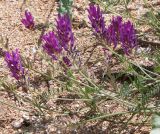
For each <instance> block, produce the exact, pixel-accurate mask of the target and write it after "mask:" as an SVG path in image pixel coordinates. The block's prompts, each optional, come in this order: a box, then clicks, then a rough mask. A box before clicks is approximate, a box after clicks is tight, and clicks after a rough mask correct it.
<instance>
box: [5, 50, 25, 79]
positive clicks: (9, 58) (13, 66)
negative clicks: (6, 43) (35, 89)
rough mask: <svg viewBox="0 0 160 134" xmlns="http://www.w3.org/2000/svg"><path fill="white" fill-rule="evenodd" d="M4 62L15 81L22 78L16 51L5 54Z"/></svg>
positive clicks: (21, 68)
mask: <svg viewBox="0 0 160 134" xmlns="http://www.w3.org/2000/svg"><path fill="white" fill-rule="evenodd" d="M5 61H6V62H7V65H8V68H9V69H10V71H11V73H12V76H13V77H14V78H15V79H17V80H19V79H21V78H23V77H24V75H25V74H24V68H23V67H22V63H21V59H20V55H19V52H18V49H16V50H15V51H12V53H9V52H6V53H5Z"/></svg>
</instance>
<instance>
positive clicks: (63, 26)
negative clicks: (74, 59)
mask: <svg viewBox="0 0 160 134" xmlns="http://www.w3.org/2000/svg"><path fill="white" fill-rule="evenodd" d="M56 22H57V25H56V28H57V35H58V39H59V43H60V45H61V46H62V47H63V48H64V49H65V50H66V51H71V50H72V49H73V45H74V36H73V32H72V28H71V21H70V18H69V16H68V15H67V14H64V15H61V14H59V15H58V18H57V19H56Z"/></svg>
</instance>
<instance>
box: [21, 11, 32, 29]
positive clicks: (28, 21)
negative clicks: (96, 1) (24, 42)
mask: <svg viewBox="0 0 160 134" xmlns="http://www.w3.org/2000/svg"><path fill="white" fill-rule="evenodd" d="M21 22H22V23H23V24H24V25H25V27H26V28H28V29H33V28H34V25H35V24H34V18H33V16H32V15H31V13H30V12H29V11H27V10H26V11H25V18H23V19H22V20H21Z"/></svg>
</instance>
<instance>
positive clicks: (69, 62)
mask: <svg viewBox="0 0 160 134" xmlns="http://www.w3.org/2000/svg"><path fill="white" fill-rule="evenodd" d="M63 62H64V63H65V64H66V65H67V66H68V67H70V66H72V63H71V61H70V60H69V59H68V57H66V56H65V57H63Z"/></svg>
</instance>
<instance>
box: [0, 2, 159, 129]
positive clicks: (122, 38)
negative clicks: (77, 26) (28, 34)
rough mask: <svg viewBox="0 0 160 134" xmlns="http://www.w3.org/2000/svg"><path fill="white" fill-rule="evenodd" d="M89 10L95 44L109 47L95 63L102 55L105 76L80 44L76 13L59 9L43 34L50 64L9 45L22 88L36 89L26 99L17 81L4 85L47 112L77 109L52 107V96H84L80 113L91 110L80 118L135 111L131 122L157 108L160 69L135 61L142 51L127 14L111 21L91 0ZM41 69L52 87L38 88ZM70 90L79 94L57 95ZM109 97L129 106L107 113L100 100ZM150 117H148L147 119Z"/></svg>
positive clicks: (29, 24) (27, 21)
mask: <svg viewBox="0 0 160 134" xmlns="http://www.w3.org/2000/svg"><path fill="white" fill-rule="evenodd" d="M87 11H88V19H89V21H90V26H91V29H92V31H93V35H91V36H94V37H95V40H96V44H95V45H93V46H91V47H95V48H96V47H97V48H98V47H99V48H100V49H101V50H102V52H103V56H101V57H100V59H95V63H92V66H93V67H94V66H96V64H97V61H98V62H101V64H100V65H102V67H100V68H102V70H101V72H102V73H99V76H100V78H99V80H97V79H98V78H97V77H98V76H96V72H94V71H92V69H91V68H92V67H90V66H88V64H87V63H86V62H88V63H89V61H90V58H91V57H89V58H88V57H86V58H88V59H87V60H86V61H83V59H84V58H85V57H84V55H82V52H81V51H80V50H79V46H78V44H75V40H76V38H75V37H74V33H73V30H72V22H71V19H70V16H69V15H68V14H65V13H64V14H58V16H57V18H56V20H55V30H53V31H49V32H46V33H45V34H44V35H42V36H41V37H40V38H41V40H42V44H41V48H42V49H41V48H39V49H40V50H39V51H37V52H36V53H37V55H38V56H39V57H40V59H41V60H43V61H45V64H46V65H45V69H41V70H40V69H39V68H38V67H34V66H35V64H34V62H33V61H30V60H28V59H27V58H25V57H23V56H22V55H20V51H19V50H18V49H16V50H13V51H12V52H10V51H6V52H5V54H4V61H5V62H6V64H7V66H8V69H9V71H10V72H11V76H12V77H13V78H15V80H16V81H17V82H21V86H22V88H25V90H22V91H25V92H26V96H28V95H29V94H31V97H27V99H26V98H25V99H24V98H23V97H21V96H20V95H19V94H17V92H18V91H17V90H18V89H16V88H17V87H16V86H13V85H14V83H12V85H9V86H8V85H7V83H6V82H2V86H3V87H4V89H5V88H6V87H7V88H9V89H10V91H13V92H11V93H13V94H14V95H15V96H16V97H17V99H20V100H21V99H22V100H23V99H24V100H23V101H27V102H29V103H30V104H31V106H33V107H32V108H33V109H35V111H36V112H37V113H38V114H39V115H42V116H46V114H48V113H49V114H51V115H52V114H53V113H57V114H66V115H68V116H69V115H72V114H74V112H73V111H71V110H69V109H67V108H66V107H64V109H65V110H64V109H63V110H60V111H56V110H54V109H52V107H49V106H48V105H47V104H46V103H47V102H48V101H49V100H50V99H54V100H56V101H58V100H61V101H66V102H67V101H80V102H83V104H84V107H83V108H81V109H79V110H78V111H76V112H75V113H76V114H77V113H81V112H82V111H84V110H85V109H86V111H87V112H86V114H85V115H84V118H82V121H81V120H80V123H86V122H87V121H94V120H98V119H99V120H103V119H108V118H109V117H110V118H111V117H114V116H118V117H119V116H123V115H129V117H130V118H128V119H126V120H127V121H126V122H125V123H124V124H126V125H127V123H129V122H130V121H132V118H134V116H136V115H137V114H141V115H144V116H147V115H148V114H149V115H151V114H153V113H157V112H158V110H157V108H156V106H154V105H153V103H152V102H151V101H150V100H151V99H152V97H154V96H155V95H156V94H157V93H159V82H160V80H159V77H160V75H159V74H158V73H156V72H153V70H149V69H148V68H145V67H143V66H141V65H140V64H139V63H137V62H135V61H134V59H133V56H135V55H136V53H137V49H138V47H139V46H138V41H137V40H138V36H137V35H136V29H135V26H134V24H132V22H131V21H130V20H128V21H126V20H124V19H123V18H122V17H121V16H113V17H112V18H111V20H110V22H106V21H105V18H104V16H103V12H102V10H101V9H100V6H99V5H96V4H93V3H91V4H90V5H89V7H88V8H87ZM25 17H26V18H24V19H22V21H21V22H22V23H23V24H24V26H25V27H26V28H28V29H30V30H33V29H34V28H35V22H34V21H33V16H32V15H31V13H30V12H28V11H27V10H26V11H25ZM34 30H36V29H34ZM90 53H92V52H90ZM90 56H91V55H90ZM106 57H107V58H106ZM112 59H116V62H117V63H119V64H120V65H121V66H122V69H121V70H117V71H116V72H115V71H113V68H114V66H115V65H114V63H113V61H112ZM158 64H159V63H157V65H158ZM42 66H43V65H42ZM39 67H40V66H39ZM97 70H98V69H97ZM35 75H37V76H39V77H40V79H39V82H40V84H41V83H42V81H44V82H46V85H47V88H48V90H47V89H42V90H41V89H35V88H33V85H32V83H33V80H34V79H33V78H34V76H35ZM94 78H96V79H94ZM15 84H17V83H15ZM36 90H37V91H36ZM66 91H67V92H69V93H71V94H74V95H76V96H78V97H77V98H60V97H56V96H58V95H59V93H63V92H66ZM20 100H19V101H20ZM107 100H112V101H113V102H115V103H117V104H119V105H121V106H122V107H123V108H124V109H125V110H124V111H120V112H115V113H110V112H108V113H105V112H104V111H103V110H101V108H100V107H99V105H101V104H102V103H103V102H105V101H107ZM28 111H29V110H28ZM111 119H114V118H111ZM147 121H148V118H146V120H145V121H144V122H147ZM144 122H143V121H142V122H141V123H144ZM68 125H69V124H68ZM125 127H126V126H124V128H123V129H125Z"/></svg>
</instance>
